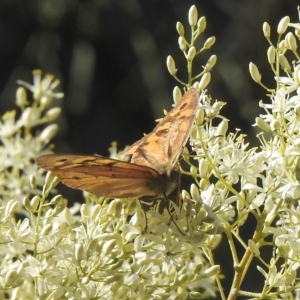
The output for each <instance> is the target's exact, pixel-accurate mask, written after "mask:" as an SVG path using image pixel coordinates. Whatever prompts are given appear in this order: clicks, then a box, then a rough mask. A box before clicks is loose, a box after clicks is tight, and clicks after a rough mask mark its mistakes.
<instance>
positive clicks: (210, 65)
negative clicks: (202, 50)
mask: <svg viewBox="0 0 300 300" xmlns="http://www.w3.org/2000/svg"><path fill="white" fill-rule="evenodd" d="M216 62H217V56H216V55H212V56H211V57H210V58H209V59H208V61H207V63H206V65H205V70H207V71H210V70H211V69H212V68H213V67H214V65H215V64H216Z"/></svg>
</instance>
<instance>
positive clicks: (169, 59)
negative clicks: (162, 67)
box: [167, 55, 177, 76]
mask: <svg viewBox="0 0 300 300" xmlns="http://www.w3.org/2000/svg"><path fill="white" fill-rule="evenodd" d="M167 68H168V71H169V73H170V74H171V75H172V76H174V75H175V74H176V72H177V70H176V66H175V61H174V59H173V57H172V56H171V55H169V56H168V57H167Z"/></svg>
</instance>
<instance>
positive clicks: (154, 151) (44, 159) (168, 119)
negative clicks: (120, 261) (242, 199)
mask: <svg viewBox="0 0 300 300" xmlns="http://www.w3.org/2000/svg"><path fill="white" fill-rule="evenodd" d="M197 110H198V93H197V91H196V90H195V89H190V90H189V91H187V92H186V93H185V95H184V96H183V97H182V98H181V100H180V101H179V102H178V104H177V105H176V106H175V107H174V108H173V109H172V110H171V111H170V112H169V113H168V114H167V115H166V116H165V117H164V119H163V120H162V121H161V122H160V123H159V124H158V125H157V126H156V127H155V128H154V130H153V131H152V132H151V133H150V134H148V135H146V136H144V137H143V138H142V139H141V140H139V141H137V142H136V143H134V144H133V145H132V146H130V147H129V148H128V149H127V150H126V151H124V154H125V155H128V156H129V157H130V162H124V161H118V160H114V159H111V158H107V157H102V156H94V155H75V154H50V155H43V156H40V157H38V158H37V163H38V165H39V166H40V167H42V168H44V169H46V170H49V171H52V172H53V173H54V174H55V175H57V176H58V177H60V179H61V181H62V182H63V183H64V184H65V185H67V186H70V187H72V188H75V189H80V190H85V191H88V192H90V193H93V194H96V195H98V196H103V197H109V198H136V199H155V198H156V199H157V198H161V199H166V197H167V196H169V195H170V194H171V193H172V192H173V191H175V190H176V189H178V187H179V184H180V172H179V171H178V168H177V162H178V159H179V156H180V154H181V152H182V150H183V147H184V146H185V144H186V142H187V140H188V137H189V133H190V131H191V127H192V124H193V122H194V119H195V116H196V113H197Z"/></svg>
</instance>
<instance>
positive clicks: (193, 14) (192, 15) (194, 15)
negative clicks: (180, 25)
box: [189, 5, 198, 26]
mask: <svg viewBox="0 0 300 300" xmlns="http://www.w3.org/2000/svg"><path fill="white" fill-rule="evenodd" d="M197 19H198V11H197V8H196V6H195V5H193V6H192V7H191V8H190V10H189V24H190V25H191V26H195V25H196V24H197Z"/></svg>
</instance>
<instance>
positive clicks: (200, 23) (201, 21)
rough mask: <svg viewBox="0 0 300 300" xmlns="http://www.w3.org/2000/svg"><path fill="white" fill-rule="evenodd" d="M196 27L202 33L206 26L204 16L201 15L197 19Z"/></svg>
mask: <svg viewBox="0 0 300 300" xmlns="http://www.w3.org/2000/svg"><path fill="white" fill-rule="evenodd" d="M197 27H198V31H199V33H202V32H203V31H204V30H205V28H206V18H205V17H201V18H200V19H199V20H198V23H197Z"/></svg>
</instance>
